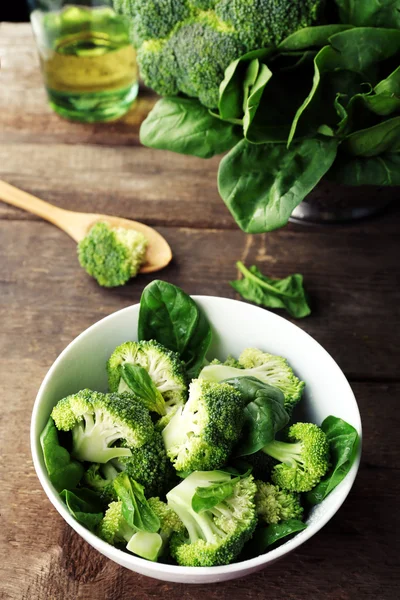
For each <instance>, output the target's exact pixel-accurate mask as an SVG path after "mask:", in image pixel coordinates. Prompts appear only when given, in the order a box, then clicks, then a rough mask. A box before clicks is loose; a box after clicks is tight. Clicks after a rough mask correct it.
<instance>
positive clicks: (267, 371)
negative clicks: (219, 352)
mask: <svg viewBox="0 0 400 600" xmlns="http://www.w3.org/2000/svg"><path fill="white" fill-rule="evenodd" d="M239 362H240V364H241V365H242V366H243V368H242V369H240V370H239V369H236V368H234V367H228V366H224V365H208V366H207V367H204V369H203V370H202V371H201V373H200V375H199V377H200V378H201V379H205V380H206V381H224V380H225V379H233V378H235V377H256V378H257V379H259V380H260V381H263V382H264V383H269V384H270V385H273V386H275V387H277V388H279V389H280V390H281V391H282V392H283V394H284V396H285V409H286V411H287V412H288V413H289V415H290V414H291V412H292V411H293V408H294V407H295V406H296V404H297V403H298V402H299V400H300V399H301V396H302V393H303V389H304V386H305V383H304V381H300V379H298V378H297V377H296V375H295V374H294V373H293V370H292V369H291V367H290V366H289V363H288V362H287V360H286V359H285V358H283V357H281V356H275V355H273V354H268V352H262V351H261V350H258V349H257V348H247V349H246V350H244V351H243V352H242V354H241V355H240V356H239Z"/></svg>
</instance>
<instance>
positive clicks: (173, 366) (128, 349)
mask: <svg viewBox="0 0 400 600" xmlns="http://www.w3.org/2000/svg"><path fill="white" fill-rule="evenodd" d="M127 364H131V365H138V366H140V367H142V368H143V369H145V370H146V371H147V373H148V374H149V376H150V378H151V379H152V381H153V383H154V385H155V387H156V389H157V390H158V392H160V393H161V394H162V396H163V398H164V401H165V410H167V409H168V407H171V406H174V405H176V404H177V405H182V404H184V402H186V394H187V385H186V375H185V370H184V364H183V362H182V361H181V360H180V358H179V355H178V354H177V353H176V352H172V350H168V349H167V348H165V347H164V346H162V345H161V344H159V343H158V342H156V341H154V340H149V341H142V342H125V343H124V344H121V346H118V347H117V348H116V349H115V350H114V352H113V353H112V355H111V357H110V358H109V360H108V363H107V371H108V385H109V388H110V390H111V391H112V392H116V391H118V392H127V391H131V388H130V387H129V385H128V383H127V381H128V382H129V379H128V378H127V377H125V378H123V376H122V371H121V369H122V367H123V366H124V365H127ZM147 406H149V405H148V404H147ZM158 412H160V410H158Z"/></svg>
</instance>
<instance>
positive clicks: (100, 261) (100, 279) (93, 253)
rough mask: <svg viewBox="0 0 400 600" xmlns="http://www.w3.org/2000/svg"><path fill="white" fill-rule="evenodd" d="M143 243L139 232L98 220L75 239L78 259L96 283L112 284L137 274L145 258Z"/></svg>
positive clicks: (145, 247)
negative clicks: (82, 236) (87, 230)
mask: <svg viewBox="0 0 400 600" xmlns="http://www.w3.org/2000/svg"><path fill="white" fill-rule="evenodd" d="M147 245H148V242H147V240H146V238H145V237H144V235H143V234H142V233H140V232H139V231H135V230H134V229H125V228H123V227H110V225H108V224H107V223H103V222H98V223H96V224H95V225H93V227H91V228H90V230H89V233H88V234H87V235H86V236H85V237H84V238H83V240H81V241H80V242H79V244H78V258H79V262H80V264H81V266H82V267H83V268H84V269H85V271H87V273H89V275H91V276H92V277H94V278H95V279H96V281H97V283H98V284H99V285H102V286H105V287H116V286H119V285H124V284H125V283H126V282H127V281H128V280H129V279H131V277H135V276H136V275H137V274H138V272H139V269H140V267H141V265H142V264H143V263H144V261H145V256H146V249H147Z"/></svg>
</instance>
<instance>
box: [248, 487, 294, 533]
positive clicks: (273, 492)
mask: <svg viewBox="0 0 400 600" xmlns="http://www.w3.org/2000/svg"><path fill="white" fill-rule="evenodd" d="M256 486H257V493H256V495H255V499H254V501H255V504H256V511H257V514H258V518H259V519H260V520H261V521H263V522H265V523H267V524H268V525H269V524H276V523H280V522H281V521H288V520H289V519H301V518H302V515H303V507H302V506H301V504H300V497H299V494H295V493H293V492H288V491H287V490H281V489H280V488H279V487H278V486H277V485H272V484H271V483H265V482H264V481H256Z"/></svg>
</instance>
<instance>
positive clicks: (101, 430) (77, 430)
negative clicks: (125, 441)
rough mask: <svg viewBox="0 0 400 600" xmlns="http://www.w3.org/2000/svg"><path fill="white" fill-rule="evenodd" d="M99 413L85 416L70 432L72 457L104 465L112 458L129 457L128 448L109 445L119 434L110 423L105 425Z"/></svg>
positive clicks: (117, 438) (119, 436)
mask: <svg viewBox="0 0 400 600" xmlns="http://www.w3.org/2000/svg"><path fill="white" fill-rule="evenodd" d="M102 417H103V415H102V414H101V413H95V415H94V418H93V415H90V414H86V415H85V416H84V419H83V421H81V422H80V423H78V424H77V425H75V427H74V428H73V430H72V440H73V447H74V456H75V457H76V458H77V459H78V460H82V461H87V462H93V463H106V462H108V461H109V460H111V459H112V458H118V457H119V456H130V455H131V454H132V453H131V451H130V449H129V448H119V447H112V448H110V445H111V444H113V443H114V442H116V441H117V440H119V439H120V438H121V432H120V431H118V430H117V429H116V427H115V426H113V424H112V423H106V422H105V420H104V419H103V418H102Z"/></svg>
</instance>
